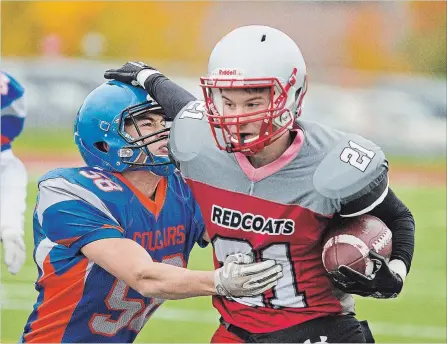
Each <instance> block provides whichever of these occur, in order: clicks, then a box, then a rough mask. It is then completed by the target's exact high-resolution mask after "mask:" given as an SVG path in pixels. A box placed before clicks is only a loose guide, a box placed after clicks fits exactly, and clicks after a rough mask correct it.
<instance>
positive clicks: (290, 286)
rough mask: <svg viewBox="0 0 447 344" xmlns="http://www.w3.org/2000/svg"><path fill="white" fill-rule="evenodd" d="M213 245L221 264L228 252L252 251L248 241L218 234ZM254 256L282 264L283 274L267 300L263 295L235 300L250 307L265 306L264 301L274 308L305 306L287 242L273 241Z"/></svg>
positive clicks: (303, 295)
mask: <svg viewBox="0 0 447 344" xmlns="http://www.w3.org/2000/svg"><path fill="white" fill-rule="evenodd" d="M213 246H214V252H215V255H216V258H217V260H218V261H219V263H221V264H223V262H224V261H225V259H226V258H227V256H229V255H230V254H233V253H237V252H244V253H245V252H251V251H253V246H252V245H251V244H250V243H249V242H248V241H245V240H241V239H234V238H231V239H230V238H224V237H220V236H216V237H214V239H213ZM255 256H258V257H260V259H261V260H267V259H274V260H276V262H278V263H280V264H281V265H282V271H283V276H282V277H281V278H280V279H279V280H278V284H277V285H276V286H275V287H274V288H273V297H272V298H270V299H268V300H267V301H265V300H264V297H263V295H258V296H253V297H251V296H250V297H240V298H234V299H235V300H237V302H239V303H242V304H245V305H247V306H252V307H267V304H266V303H268V304H269V305H270V306H271V307H272V308H276V309H279V308H283V307H290V308H304V307H307V302H306V297H305V294H304V293H300V292H299V288H298V283H297V278H296V276H295V269H294V268H293V262H292V261H291V258H290V257H291V255H290V246H289V244H288V243H275V244H271V245H269V246H266V247H263V248H260V249H258V250H257V251H255Z"/></svg>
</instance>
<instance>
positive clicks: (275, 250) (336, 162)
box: [169, 101, 388, 333]
mask: <svg viewBox="0 0 447 344" xmlns="http://www.w3.org/2000/svg"><path fill="white" fill-rule="evenodd" d="M295 133H296V136H295V139H294V141H293V143H292V145H291V146H290V147H289V148H288V149H287V151H286V152H285V153H284V154H283V155H282V156H281V157H280V158H279V159H277V161H275V162H273V163H271V164H268V165H266V166H263V167H261V168H258V169H255V168H253V167H252V166H251V165H250V164H249V162H248V159H247V158H246V157H245V156H244V155H242V154H240V153H234V154H229V153H227V152H225V151H221V150H219V149H218V148H217V146H216V145H215V142H214V138H213V135H212V133H211V130H210V127H209V124H208V122H207V119H206V115H205V114H204V104H203V102H200V101H195V102H191V103H190V104H188V105H187V106H186V107H185V108H184V109H183V111H182V112H180V113H179V115H178V116H177V117H176V120H175V121H174V123H173V126H172V128H171V137H170V143H169V144H170V150H171V154H172V156H173V158H174V159H175V160H176V161H177V162H178V163H179V166H180V169H181V172H182V174H183V176H184V177H185V179H186V180H187V182H188V184H189V185H190V187H191V189H192V191H193V193H194V196H195V197H196V199H197V201H198V203H199V205H200V208H201V211H202V214H203V217H204V220H205V224H206V227H207V231H208V234H209V235H210V238H211V240H212V243H213V247H214V259H215V265H216V267H217V266H219V264H221V263H222V262H223V261H224V260H225V257H226V256H227V255H228V254H232V253H236V252H246V251H249V250H253V251H255V252H256V254H257V257H258V258H259V259H270V258H272V259H276V260H277V261H279V262H281V263H282V264H283V273H284V276H283V278H281V279H280V280H279V281H278V285H277V286H276V287H275V289H274V293H273V294H272V295H264V296H259V297H252V298H241V299H237V300H227V299H225V298H218V297H216V298H215V302H214V305H215V307H216V308H218V310H219V312H220V313H221V314H222V316H223V317H224V318H225V320H226V321H228V322H229V323H231V324H234V325H236V326H239V325H243V326H241V327H243V328H245V329H246V330H248V331H252V332H255V333H256V332H259V329H262V330H263V331H266V332H270V331H275V330H279V329H281V328H285V327H289V326H292V325H294V324H297V323H300V322H304V321H307V320H310V319H312V318H315V317H318V316H322V315H325V314H334V313H350V312H353V300H352V298H351V297H350V296H347V295H335V296H334V293H335V292H334V290H333V288H332V285H331V283H330V281H329V280H328V278H327V277H326V272H325V270H324V267H323V266H322V262H321V252H322V248H321V240H322V236H323V234H324V230H325V228H327V225H328V223H329V221H330V219H331V218H332V217H333V216H334V214H337V213H338V214H342V215H345V216H349V215H359V214H361V213H364V212H367V211H369V210H370V209H372V207H374V206H375V205H377V204H379V203H380V202H381V200H383V198H384V197H385V195H386V192H387V169H388V167H387V162H386V160H385V157H384V154H383V152H382V151H381V150H380V148H379V147H378V146H377V145H375V144H374V143H372V142H371V141H368V140H366V139H364V138H363V137H361V136H358V135H354V134H347V133H344V132H341V131H337V130H334V129H332V128H329V127H326V126H323V125H321V124H318V123H315V122H309V121H299V122H298V123H297V129H296V130H295ZM351 204H356V205H355V206H354V207H353V206H351ZM359 207H360V208H359ZM235 301H236V302H235ZM239 314H240V316H239ZM248 315H249V316H250V318H251V320H250V321H248V320H247V317H248ZM273 315H274V317H273ZM275 319H276V320H275Z"/></svg>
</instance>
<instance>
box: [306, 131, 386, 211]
mask: <svg viewBox="0 0 447 344" xmlns="http://www.w3.org/2000/svg"><path fill="white" fill-rule="evenodd" d="M387 170H388V162H387V161H386V159H385V154H384V153H383V152H382V150H381V149H380V147H379V146H377V145H376V144H375V143H373V142H371V141H369V140H366V139H365V138H363V137H361V136H359V135H355V134H346V135H344V136H343V137H341V139H340V140H339V141H338V143H337V144H336V145H335V147H334V148H332V149H331V150H330V151H328V152H327V154H326V155H325V157H324V158H323V160H322V161H321V162H320V164H319V165H318V167H317V169H316V170H315V173H314V176H313V183H314V186H315V189H316V190H317V191H318V192H319V193H320V194H322V195H323V196H325V197H328V198H330V199H339V200H341V201H342V202H349V201H351V200H353V199H357V198H358V197H361V196H363V195H365V194H367V193H368V192H369V191H370V190H371V189H372V188H374V186H376V185H377V183H378V182H379V180H378V179H380V180H382V179H383V178H384V176H386V173H387Z"/></svg>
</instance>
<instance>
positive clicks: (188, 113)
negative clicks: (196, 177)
mask: <svg viewBox="0 0 447 344" xmlns="http://www.w3.org/2000/svg"><path fill="white" fill-rule="evenodd" d="M213 140H214V139H213V137H212V135H211V130H210V126H209V124H208V120H207V118H206V109H205V103H204V102H203V101H201V100H196V101H192V102H190V103H188V105H186V106H185V107H184V108H183V109H182V110H181V111H180V112H179V114H178V115H177V116H176V117H175V120H174V122H173V123H172V126H171V132H170V136H169V151H170V154H171V157H172V158H173V159H174V160H175V161H176V162H179V163H180V164H181V163H182V162H185V161H190V160H192V159H194V158H195V157H197V156H198V155H199V153H200V151H201V150H202V148H203V147H204V146H205V145H209V144H212V145H214V141H213Z"/></svg>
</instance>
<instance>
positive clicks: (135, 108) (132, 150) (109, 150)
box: [74, 80, 175, 176]
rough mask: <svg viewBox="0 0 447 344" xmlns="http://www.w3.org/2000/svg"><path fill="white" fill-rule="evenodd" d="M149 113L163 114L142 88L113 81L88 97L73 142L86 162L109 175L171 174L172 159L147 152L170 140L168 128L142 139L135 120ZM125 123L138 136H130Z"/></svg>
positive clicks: (75, 125) (78, 119) (81, 111)
mask: <svg viewBox="0 0 447 344" xmlns="http://www.w3.org/2000/svg"><path fill="white" fill-rule="evenodd" d="M148 112H149V113H156V114H160V115H163V114H164V111H163V109H162V108H161V107H160V105H158V104H157V103H156V102H154V101H153V100H150V98H148V94H147V92H146V91H145V90H144V89H142V88H139V87H134V86H130V85H127V84H125V83H122V82H119V81H116V80H111V81H108V82H106V83H104V84H102V85H101V86H99V87H97V88H96V89H95V90H93V91H92V92H91V93H90V94H89V95H88V96H87V98H85V100H84V103H83V104H82V106H81V108H80V109H79V111H78V114H77V116H76V120H75V124H74V139H75V142H76V144H77V146H78V149H79V152H80V153H81V156H82V158H83V159H84V161H85V163H86V164H87V165H88V166H91V167H99V168H101V169H103V170H106V171H110V172H123V171H125V170H128V169H133V170H137V169H139V170H149V171H151V172H152V173H154V174H156V175H159V176H168V175H170V174H172V173H173V172H174V169H175V166H174V165H173V164H172V162H171V161H170V159H169V157H168V156H167V155H163V156H160V155H154V154H152V153H151V152H150V151H149V149H148V146H149V145H151V144H153V143H155V142H158V141H161V140H164V139H166V138H167V136H168V135H169V130H170V129H169V127H166V128H164V129H161V130H158V131H156V132H154V133H152V134H149V135H145V136H142V134H141V132H140V130H139V128H138V126H137V124H136V120H135V118H138V116H139V115H142V114H147V113H148ZM125 123H126V125H128V124H133V125H134V126H135V128H136V131H137V133H138V135H139V137H132V136H131V135H129V134H128V133H127V132H126V131H125V130H124V129H125V126H124V125H125ZM160 134H162V135H160ZM151 138H152V139H151ZM142 156H143V157H145V158H144V159H143V161H141V158H140V157H142Z"/></svg>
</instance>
